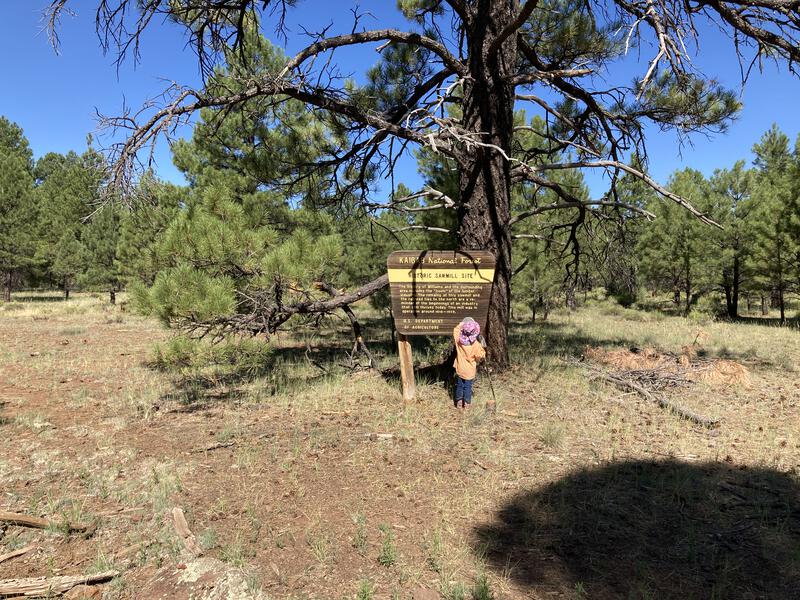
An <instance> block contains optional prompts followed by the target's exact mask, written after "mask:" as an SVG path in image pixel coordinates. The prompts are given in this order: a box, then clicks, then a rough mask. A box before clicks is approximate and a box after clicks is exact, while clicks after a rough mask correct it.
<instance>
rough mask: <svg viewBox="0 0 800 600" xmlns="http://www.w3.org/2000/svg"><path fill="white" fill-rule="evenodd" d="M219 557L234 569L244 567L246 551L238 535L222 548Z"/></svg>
mask: <svg viewBox="0 0 800 600" xmlns="http://www.w3.org/2000/svg"><path fill="white" fill-rule="evenodd" d="M219 557H220V558H221V559H222V560H224V561H225V562H227V563H230V564H231V565H233V566H234V567H238V568H240V569H241V568H242V567H244V565H245V562H246V558H247V549H246V548H245V545H244V542H242V539H241V537H240V536H239V534H238V533H237V534H236V538H235V539H234V540H233V541H232V542H231V543H230V544H225V545H224V546H223V547H222V550H221V551H220V553H219Z"/></svg>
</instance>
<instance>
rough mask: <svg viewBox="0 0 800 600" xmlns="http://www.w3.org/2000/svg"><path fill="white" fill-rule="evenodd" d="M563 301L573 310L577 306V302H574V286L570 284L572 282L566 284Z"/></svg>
mask: <svg viewBox="0 0 800 600" xmlns="http://www.w3.org/2000/svg"><path fill="white" fill-rule="evenodd" d="M564 302H565V304H566V305H567V308H568V309H570V310H575V308H576V307H577V303H576V302H575V286H574V285H572V283H570V284H569V285H568V286H567V291H566V294H565V297H564Z"/></svg>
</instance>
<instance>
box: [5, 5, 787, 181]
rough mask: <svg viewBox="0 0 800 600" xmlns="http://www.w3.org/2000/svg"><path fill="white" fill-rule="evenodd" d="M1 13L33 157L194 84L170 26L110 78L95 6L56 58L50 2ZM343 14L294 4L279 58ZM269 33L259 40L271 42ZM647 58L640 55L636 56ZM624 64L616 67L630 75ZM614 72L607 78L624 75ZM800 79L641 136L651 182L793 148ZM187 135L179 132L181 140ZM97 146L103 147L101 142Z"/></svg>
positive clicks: (350, 61)
mask: <svg viewBox="0 0 800 600" xmlns="http://www.w3.org/2000/svg"><path fill="white" fill-rule="evenodd" d="M8 4H9V6H6V7H4V11H3V16H4V17H5V19H6V25H5V31H4V35H3V36H2V37H0V55H2V56H4V57H6V60H5V62H4V66H5V71H6V72H5V80H6V81H7V84H6V89H5V92H4V93H3V94H0V115H3V116H5V117H7V118H9V119H11V120H12V121H15V122H16V123H18V124H19V125H20V126H21V127H22V128H23V129H24V131H25V134H26V136H27V137H28V140H29V141H30V144H31V147H32V148H33V151H34V154H35V155H36V156H37V157H38V156H41V155H43V154H44V153H46V152H49V151H55V152H66V151H68V150H77V151H81V150H82V149H83V148H84V147H85V139H86V135H87V133H89V132H94V130H95V128H96V121H95V110H97V111H99V112H101V113H106V114H119V113H120V112H121V110H122V107H123V106H125V105H127V106H128V107H131V108H132V109H136V108H138V107H139V106H140V105H141V103H142V102H143V101H145V100H146V99H147V98H150V97H152V96H155V95H156V94H158V92H159V91H160V90H162V89H163V88H164V87H165V81H170V80H175V81H178V82H180V83H184V84H197V83H198V81H199V77H198V73H197V65H196V62H195V60H194V56H193V55H192V53H191V50H190V49H188V48H186V47H185V39H183V38H182V33H181V31H180V30H179V29H178V28H176V27H174V26H170V25H166V24H165V25H159V26H156V27H153V28H152V29H151V31H149V32H148V34H147V37H146V38H145V40H144V44H143V46H142V59H141V62H140V63H139V64H138V65H134V64H133V62H132V61H128V62H126V63H125V64H123V65H122V68H121V69H120V70H119V72H117V69H116V67H115V65H114V56H113V55H107V56H104V55H103V54H102V52H101V49H100V45H99V41H98V39H97V36H96V35H95V32H94V13H93V6H96V4H97V0H72V3H71V6H72V7H73V9H74V10H75V11H76V13H77V15H76V16H75V17H66V18H65V19H64V20H63V22H62V26H61V29H60V34H61V53H60V54H59V55H56V54H55V53H54V52H53V49H52V48H51V46H50V45H49V43H48V40H47V36H46V33H45V32H44V31H42V22H41V18H40V12H39V11H40V9H41V8H42V7H44V6H46V5H47V4H48V0H34V1H16V2H9V3H8ZM394 4H395V3H394V1H393V0H380V1H378V2H362V5H363V6H364V7H369V11H370V12H371V14H372V15H374V19H373V18H371V17H370V16H367V17H365V25H366V26H371V25H370V20H372V22H373V23H374V26H376V27H377V26H378V25H380V26H381V27H385V26H387V24H388V25H389V26H391V25H400V24H402V23H403V20H402V17H401V16H400V15H399V13H398V12H397V11H396V9H395V8H394ZM344 6H350V3H349V2H342V1H339V0H337V1H335V2H334V1H332V0H327V1H322V0H306V1H305V2H300V3H299V7H298V9H296V10H295V11H294V12H293V14H292V16H291V21H290V23H289V26H290V28H291V29H292V33H291V34H290V36H289V39H288V41H287V46H286V50H287V52H289V53H292V52H294V51H296V50H298V49H299V48H300V47H301V46H303V45H305V43H306V42H307V38H304V37H303V36H302V34H301V28H300V27H299V24H300V23H302V24H303V26H305V27H306V28H307V29H309V30H314V29H319V28H320V27H323V26H325V25H327V24H328V23H330V22H333V23H334V27H333V30H337V31H336V32H337V33H340V32H345V31H348V30H349V24H350V17H351V15H350V14H349V12H347V11H345V10H341V9H340V10H335V9H334V10H332V9H331V7H344ZM700 31H701V36H702V39H701V43H702V53H700V54H699V55H697V56H696V57H695V62H696V64H697V65H698V66H700V67H701V68H702V69H703V71H704V72H705V73H706V74H707V75H709V76H711V77H715V78H717V79H718V80H719V81H720V82H721V83H723V84H724V85H726V86H727V87H730V88H733V89H735V90H737V91H738V90H739V66H738V63H737V62H736V61H735V60H733V59H732V50H731V47H730V45H729V42H727V41H726V40H725V39H723V38H722V36H721V35H720V34H719V33H718V32H716V31H714V30H712V29H711V28H709V27H707V26H706V27H702V28H701V30H700ZM271 32H272V30H271V29H269V28H267V29H266V33H267V35H270V34H271ZM338 56H339V58H340V60H341V64H342V68H343V70H344V71H345V72H348V71H351V72H352V73H353V74H354V75H358V74H359V73H362V72H363V70H364V68H365V67H366V66H369V65H371V64H373V63H374V62H375V59H376V56H377V55H376V54H374V53H372V51H371V50H368V51H367V52H366V53H364V52H362V53H360V54H359V53H355V52H352V51H350V52H342V53H340V54H339V55H338ZM644 58H645V59H646V58H647V57H644ZM633 66H634V65H632V64H631V65H628V66H627V67H623V69H627V68H628V67H633ZM630 73H631V74H630V75H628V74H625V73H615V74H614V76H615V77H626V78H627V79H626V80H625V81H627V80H628V79H630V78H631V77H632V73H633V70H631V71H630ZM798 98H800V81H798V79H797V78H794V77H792V76H790V75H789V74H787V73H785V72H782V71H781V69H779V68H776V67H775V66H774V65H773V64H771V63H769V64H767V65H765V69H764V72H763V73H759V72H757V71H754V72H753V74H752V75H751V78H750V81H749V83H748V85H747V87H746V88H745V89H744V90H743V92H742V97H741V99H742V101H743V103H744V109H743V111H742V113H741V114H740V116H739V118H738V119H737V120H736V121H734V122H733V123H732V124H731V125H730V128H729V131H728V133H727V134H725V135H717V136H714V137H712V138H710V139H709V138H706V137H703V136H694V137H692V138H691V140H690V141H691V144H689V145H683V147H682V148H681V147H679V144H678V140H677V138H676V137H675V136H674V135H673V134H670V133H662V132H660V131H657V130H655V129H653V130H651V131H650V132H649V136H648V149H649V155H650V161H651V163H650V166H651V172H652V174H653V176H654V177H655V178H656V179H657V180H658V181H661V182H665V181H666V180H667V178H668V176H669V174H670V173H671V172H672V171H674V170H675V169H678V168H682V167H685V166H692V167H694V168H697V169H699V170H701V171H703V172H704V173H705V174H707V175H710V174H711V173H712V172H713V170H714V169H715V168H723V167H730V166H731V165H733V163H734V162H735V161H736V160H738V159H745V160H747V161H748V162H749V161H750V160H752V155H751V152H750V148H751V147H752V145H753V143H754V142H756V141H757V139H758V138H759V137H760V136H761V134H762V133H763V132H764V131H766V130H767V129H768V128H769V127H770V126H771V124H772V123H778V125H779V126H780V127H781V128H782V129H783V131H784V132H785V133H787V134H788V135H789V137H790V139H791V140H792V142H794V140H795V138H796V137H797V135H798V133H800V119H798V117H797V108H796V107H797V105H798V100H797V99H798ZM188 134H189V132H188V131H186V132H185V135H188ZM101 142H102V140H101ZM156 159H157V170H158V173H159V174H160V175H161V176H162V177H164V178H165V179H168V180H172V181H181V176H180V173H178V171H177V170H176V169H175V168H174V166H173V165H172V162H171V160H170V154H169V149H168V148H167V147H166V145H165V144H161V145H160V147H159V149H158V152H157V154H156ZM396 181H404V182H405V183H407V184H408V185H409V187H412V188H414V187H416V186H417V185H419V182H420V180H419V177H418V176H417V175H416V173H415V170H414V165H413V162H412V161H406V162H405V163H403V164H402V165H400V172H399V173H398V174H397V175H396ZM588 183H589V186H590V188H591V190H592V192H593V194H594V195H599V194H600V193H602V191H603V182H602V180H601V178H600V177H598V176H594V177H591V176H590V177H589V178H588Z"/></svg>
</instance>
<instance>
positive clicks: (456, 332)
mask: <svg viewBox="0 0 800 600" xmlns="http://www.w3.org/2000/svg"><path fill="white" fill-rule="evenodd" d="M460 335H461V323H459V324H458V325H456V326H455V329H453V342H455V344H456V346H458V336H460Z"/></svg>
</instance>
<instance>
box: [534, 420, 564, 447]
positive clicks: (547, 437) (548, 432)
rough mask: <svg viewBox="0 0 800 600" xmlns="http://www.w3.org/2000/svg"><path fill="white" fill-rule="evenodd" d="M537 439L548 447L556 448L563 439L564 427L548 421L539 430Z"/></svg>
mask: <svg viewBox="0 0 800 600" xmlns="http://www.w3.org/2000/svg"><path fill="white" fill-rule="evenodd" d="M539 440H540V441H541V442H542V444H544V445H545V446H546V447H548V448H558V447H559V446H561V443H562V442H563V440H564V429H563V428H562V427H561V426H559V425H555V424H553V423H548V424H546V425H545V426H544V427H542V430H541V431H540V432H539Z"/></svg>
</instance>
